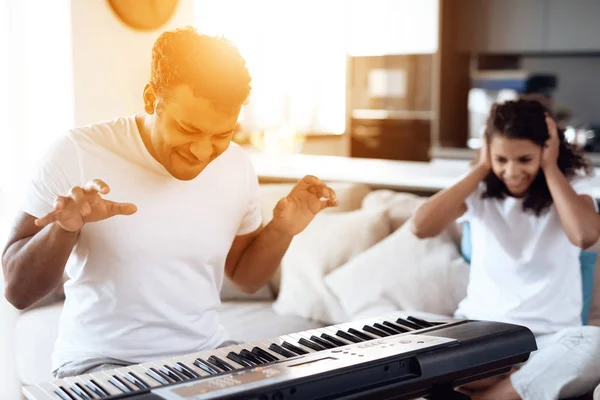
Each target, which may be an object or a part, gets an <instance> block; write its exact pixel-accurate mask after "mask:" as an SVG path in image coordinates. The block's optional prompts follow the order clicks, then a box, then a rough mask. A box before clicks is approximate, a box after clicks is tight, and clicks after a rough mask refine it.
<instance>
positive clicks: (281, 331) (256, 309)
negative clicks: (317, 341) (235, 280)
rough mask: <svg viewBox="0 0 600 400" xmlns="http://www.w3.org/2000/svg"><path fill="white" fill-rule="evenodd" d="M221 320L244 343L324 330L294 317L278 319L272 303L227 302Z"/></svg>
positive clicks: (313, 322) (319, 324)
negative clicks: (309, 330) (306, 331)
mask: <svg viewBox="0 0 600 400" xmlns="http://www.w3.org/2000/svg"><path fill="white" fill-rule="evenodd" d="M219 316H220V319H221V323H222V324H223V326H224V327H225V328H226V329H227V331H228V332H229V335H230V336H231V338H232V339H233V340H237V341H241V342H243V343H246V342H255V341H262V340H264V339H269V338H275V337H277V336H281V335H287V334H289V333H294V332H301V331H305V330H308V329H316V328H320V327H322V326H323V324H321V323H318V322H315V321H309V320H307V319H304V318H300V317H297V316H294V315H289V316H288V315H278V314H277V313H275V311H274V310H273V307H272V302H270V301H243V302H239V301H236V302H232V301H230V302H226V303H223V304H222V305H221V308H220V310H219Z"/></svg>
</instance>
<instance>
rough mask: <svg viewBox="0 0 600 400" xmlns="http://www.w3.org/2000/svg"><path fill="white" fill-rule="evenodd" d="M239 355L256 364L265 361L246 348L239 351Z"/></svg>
mask: <svg viewBox="0 0 600 400" xmlns="http://www.w3.org/2000/svg"><path fill="white" fill-rule="evenodd" d="M240 357H243V358H245V359H246V360H248V361H252V362H253V363H254V364H256V365H260V364H264V363H265V362H264V361H263V360H261V359H260V358H259V357H256V356H255V355H254V354H252V353H251V352H249V351H248V350H247V349H243V350H242V351H240Z"/></svg>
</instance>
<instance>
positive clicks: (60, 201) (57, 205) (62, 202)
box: [54, 196, 69, 211]
mask: <svg viewBox="0 0 600 400" xmlns="http://www.w3.org/2000/svg"><path fill="white" fill-rule="evenodd" d="M68 201H69V199H68V198H67V197H64V196H58V197H57V198H56V200H54V211H61V210H64V209H65V208H66V207H67V203H68Z"/></svg>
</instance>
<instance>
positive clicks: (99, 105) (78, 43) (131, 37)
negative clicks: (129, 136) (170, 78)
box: [71, 0, 194, 126]
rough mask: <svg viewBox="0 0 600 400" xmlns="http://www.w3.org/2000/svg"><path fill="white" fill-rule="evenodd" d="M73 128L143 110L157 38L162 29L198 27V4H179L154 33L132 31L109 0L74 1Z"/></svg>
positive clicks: (186, 1)
mask: <svg viewBox="0 0 600 400" xmlns="http://www.w3.org/2000/svg"><path fill="white" fill-rule="evenodd" d="M71 23H72V28H73V37H72V41H73V77H74V81H73V90H74V103H75V125H76V126H80V125H85V124H89V123H94V122H98V121H102V120H106V119H111V118H114V117H118V116H122V115H130V114H134V113H136V112H139V111H141V110H142V90H143V88H144V85H145V84H146V82H147V81H148V78H149V76H150V57H151V51H152V45H153V43H154V40H155V39H156V38H157V37H158V36H159V35H160V33H161V32H162V31H163V30H169V29H174V28H178V27H182V26H186V25H193V24H194V0H181V1H180V4H179V6H178V8H177V10H176V12H175V15H174V16H173V18H172V19H171V20H170V21H169V22H168V23H167V25H165V26H164V27H162V28H160V29H159V30H158V31H156V32H149V33H147V32H137V31H134V30H132V29H130V28H128V27H127V26H125V25H124V24H123V23H121V22H120V20H118V19H117V17H116V16H115V14H114V13H113V12H112V10H111V9H110V8H109V6H108V4H107V1H105V0H84V1H80V0H72V1H71Z"/></svg>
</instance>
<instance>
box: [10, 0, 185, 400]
mask: <svg viewBox="0 0 600 400" xmlns="http://www.w3.org/2000/svg"><path fill="white" fill-rule="evenodd" d="M194 3H195V1H194V0H180V5H179V7H178V9H177V11H176V14H175V15H174V17H173V18H172V20H171V21H170V22H169V23H168V24H167V25H165V26H164V27H162V28H160V29H159V30H158V31H157V32H151V33H140V32H135V31H133V30H131V29H129V28H127V27H125V26H124V25H123V24H122V23H121V22H120V21H119V20H117V19H116V17H115V15H114V14H113V13H112V11H111V10H110V9H109V8H108V5H107V1H106V0H52V1H40V0H0V54H2V55H3V56H4V57H0V248H1V247H4V243H5V240H6V235H7V232H8V228H9V226H10V224H12V221H13V213H14V212H15V211H16V209H17V208H18V205H19V200H20V197H21V196H22V193H23V188H24V185H25V184H26V183H27V181H28V176H29V174H30V173H31V170H32V169H33V168H34V167H35V164H36V163H37V161H38V160H39V157H40V155H41V153H43V152H44V151H45V149H46V148H47V146H48V144H49V143H50V142H52V141H53V140H54V139H55V138H56V137H57V136H58V135H60V134H62V133H64V132H65V130H66V129H69V128H71V127H73V126H74V125H75V126H77V125H82V124H88V123H92V122H97V121H99V120H104V119H109V118H112V117H115V116H120V115H127V114H133V113H135V112H138V111H140V110H141V109H142V105H141V96H142V89H143V86H144V84H145V82H146V81H147V79H148V77H149V71H150V56H151V47H152V44H153V42H154V40H155V39H156V37H157V36H158V35H159V34H160V32H161V31H162V30H165V29H172V28H175V27H180V26H184V25H192V24H193V22H194V19H193V18H194V12H193V11H194ZM2 286H3V285H2V279H0V287H2ZM0 296H1V292H0ZM16 316H17V313H16V312H15V310H14V309H13V308H12V306H10V305H9V304H8V303H7V302H6V300H5V299H4V298H3V296H2V297H1V298H0V360H1V361H2V362H0V399H2V400H5V399H6V400H20V399H21V394H20V392H21V388H20V385H19V380H18V377H17V373H16V368H14V362H7V360H12V359H14V357H15V354H14V349H15V346H14V339H15V338H14V330H13V329H12V328H14V324H15V319H16Z"/></svg>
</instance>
